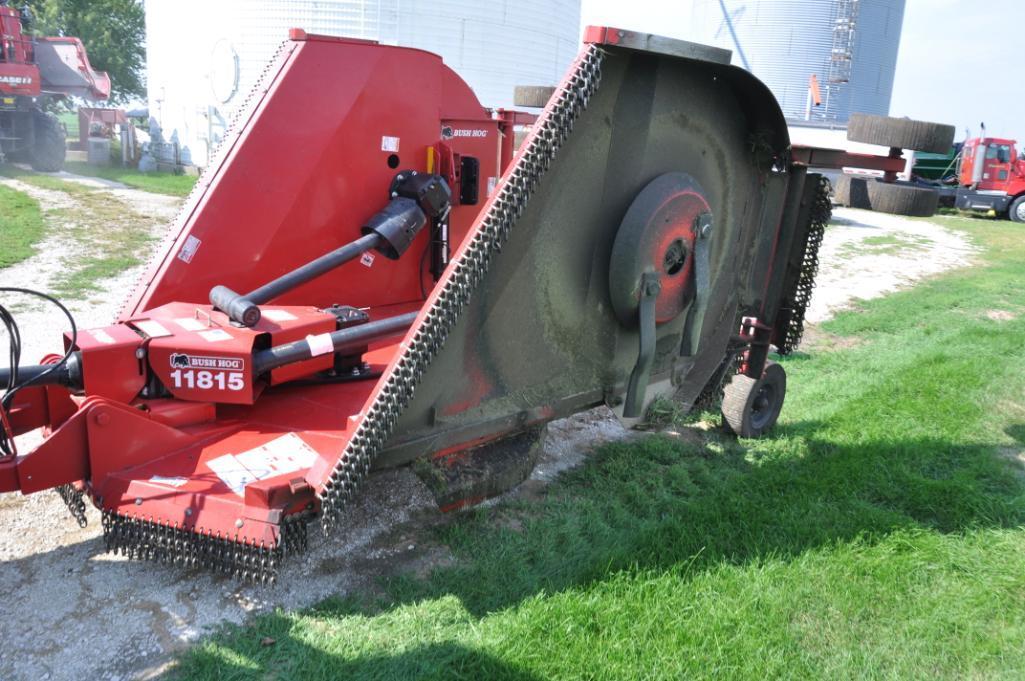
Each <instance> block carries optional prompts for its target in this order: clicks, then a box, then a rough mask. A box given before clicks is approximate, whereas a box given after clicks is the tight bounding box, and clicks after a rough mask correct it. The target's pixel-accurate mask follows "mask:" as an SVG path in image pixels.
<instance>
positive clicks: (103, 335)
mask: <svg viewBox="0 0 1025 681" xmlns="http://www.w3.org/2000/svg"><path fill="white" fill-rule="evenodd" d="M86 333H88V334H89V335H90V336H92V337H93V338H95V339H96V340H98V341H99V342H101V343H103V344H104V345H113V344H114V343H117V341H116V340H114V337H113V336H111V335H110V334H109V333H107V332H106V331H104V330H103V329H93V330H92V331H87V332H86Z"/></svg>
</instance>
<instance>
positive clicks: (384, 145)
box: [381, 135, 399, 153]
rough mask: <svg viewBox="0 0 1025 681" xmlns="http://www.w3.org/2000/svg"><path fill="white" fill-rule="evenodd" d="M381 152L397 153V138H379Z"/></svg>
mask: <svg viewBox="0 0 1025 681" xmlns="http://www.w3.org/2000/svg"><path fill="white" fill-rule="evenodd" d="M381 151H390V152H392V153H398V151H399V138H398V137H388V136H387V135H385V136H384V137H382V138H381Z"/></svg>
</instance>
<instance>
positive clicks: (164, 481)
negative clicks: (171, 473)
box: [149, 475, 189, 487]
mask: <svg viewBox="0 0 1025 681" xmlns="http://www.w3.org/2000/svg"><path fill="white" fill-rule="evenodd" d="M149 481H150V482H153V483H156V484H158V485H167V486H168V487H181V486H182V485H184V484H185V483H187V482H188V481H189V480H188V478H182V477H174V478H165V477H164V476H163V475H154V476H153V477H152V478H150V479H149Z"/></svg>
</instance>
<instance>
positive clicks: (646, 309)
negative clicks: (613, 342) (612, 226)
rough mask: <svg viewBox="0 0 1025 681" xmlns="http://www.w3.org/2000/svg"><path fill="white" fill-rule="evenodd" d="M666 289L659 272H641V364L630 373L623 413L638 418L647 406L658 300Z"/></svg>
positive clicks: (638, 354) (638, 360) (639, 357)
mask: <svg viewBox="0 0 1025 681" xmlns="http://www.w3.org/2000/svg"><path fill="white" fill-rule="evenodd" d="M661 291H662V281H661V279H660V278H659V275H658V272H645V273H644V274H642V275H641V306H640V310H639V311H638V314H639V316H640V325H639V327H640V328H639V331H640V342H639V349H638V351H637V364H635V365H634V369H633V371H632V372H631V373H630V383H629V384H628V385H627V388H626V403H625V404H624V405H623V416H625V417H627V418H637V417H639V416H640V415H641V409H642V408H643V407H644V396H645V394H646V393H647V391H648V379H649V377H650V376H651V365H652V364H653V363H654V361H655V300H656V299H657V298H658V294H659V293H660V292H661Z"/></svg>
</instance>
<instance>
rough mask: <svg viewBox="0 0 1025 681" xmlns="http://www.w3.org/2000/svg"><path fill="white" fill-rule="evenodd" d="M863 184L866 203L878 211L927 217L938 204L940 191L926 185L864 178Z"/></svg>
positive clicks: (933, 212)
mask: <svg viewBox="0 0 1025 681" xmlns="http://www.w3.org/2000/svg"><path fill="white" fill-rule="evenodd" d="M865 184H866V186H867V189H868V191H867V192H866V193H867V194H868V203H869V205H870V207H871V208H872V210H874V211H877V212H879V213H891V214H893V215H910V216H914V217H921V218H928V217H932V216H933V215H935V214H936V209H937V208H939V205H940V193H939V192H938V191H936V190H935V189H930V188H928V187H915V186H913V185H908V184H891V183H889V182H880V181H879V180H866V181H865ZM853 191H854V190H853V188H852V192H853Z"/></svg>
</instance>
